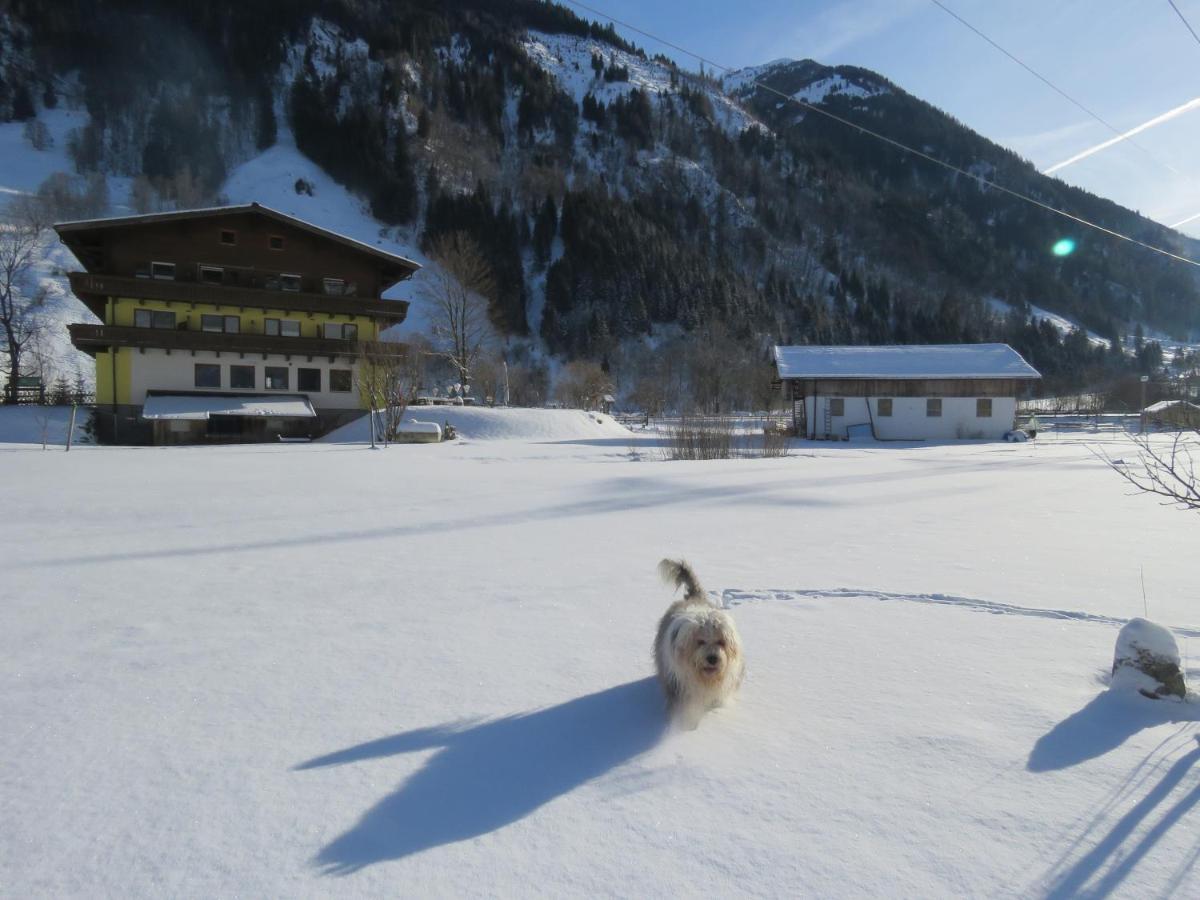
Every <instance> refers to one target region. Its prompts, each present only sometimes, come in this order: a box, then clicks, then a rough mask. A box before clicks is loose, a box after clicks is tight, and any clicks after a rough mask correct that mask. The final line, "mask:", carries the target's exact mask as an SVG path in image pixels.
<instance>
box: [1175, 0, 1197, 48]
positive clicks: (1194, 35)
mask: <svg viewBox="0 0 1200 900" xmlns="http://www.w3.org/2000/svg"><path fill="white" fill-rule="evenodd" d="M1167 2H1168V3H1170V4H1171V9H1173V10H1175V15H1177V16H1179V21H1180V22H1182V23H1183V24H1184V25H1185V26H1186V27H1187V30H1188V31H1190V32H1191V33H1192V38H1193V39H1194V40H1195V41H1196V43H1197V44H1200V35H1197V34H1196V29H1195V28H1193V27H1192V23H1191V22H1189V21H1188V20H1187V19H1185V18H1184V17H1183V13H1181V12H1180V11H1179V7H1178V6H1176V5H1175V0H1167Z"/></svg>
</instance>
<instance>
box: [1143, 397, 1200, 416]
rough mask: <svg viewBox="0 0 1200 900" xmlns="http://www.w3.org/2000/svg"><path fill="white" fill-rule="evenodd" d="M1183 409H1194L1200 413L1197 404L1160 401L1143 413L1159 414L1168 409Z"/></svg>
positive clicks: (1184, 401)
mask: <svg viewBox="0 0 1200 900" xmlns="http://www.w3.org/2000/svg"><path fill="white" fill-rule="evenodd" d="M1183 408H1187V409H1193V410H1195V411H1196V412H1200V406H1197V405H1196V404H1195V403H1189V402H1188V401H1186V400H1159V401H1158V402H1157V403H1151V404H1150V405H1149V406H1147V407H1146V408H1145V409H1144V410H1142V411H1143V412H1148V413H1158V412H1165V411H1166V410H1168V409H1183Z"/></svg>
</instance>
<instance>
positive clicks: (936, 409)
mask: <svg viewBox="0 0 1200 900" xmlns="http://www.w3.org/2000/svg"><path fill="white" fill-rule="evenodd" d="M941 414H942V398H941V397H930V398H928V399H927V400H926V401H925V415H926V416H929V417H930V418H933V417H937V416H940V415H941Z"/></svg>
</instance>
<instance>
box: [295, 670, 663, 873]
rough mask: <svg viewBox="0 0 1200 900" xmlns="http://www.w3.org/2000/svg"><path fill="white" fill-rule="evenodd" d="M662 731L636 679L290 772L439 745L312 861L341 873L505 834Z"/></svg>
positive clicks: (383, 741) (655, 703) (650, 691)
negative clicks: (502, 830)
mask: <svg viewBox="0 0 1200 900" xmlns="http://www.w3.org/2000/svg"><path fill="white" fill-rule="evenodd" d="M666 729H667V723H666V716H665V713H664V709H663V702H662V697H661V694H660V692H659V689H658V685H657V682H656V681H655V680H654V679H653V678H643V679H641V680H639V681H632V682H629V683H628V684H622V685H620V686H618V687H613V688H609V689H607V690H604V691H600V692H598V693H595V694H588V695H587V696H585V697H577V698H576V699H574V700H569V701H567V702H566V703H561V704H559V705H558V706H551V707H548V708H546V709H540V710H537V711H535V712H530V713H523V714H520V715H515V716H508V717H506V718H503V719H496V720H491V721H486V722H482V723H479V724H472V723H469V722H468V723H462V722H459V723H451V724H447V725H440V726H437V727H433V728H419V729H415V730H413V731H405V732H402V733H400V734H396V735H392V736H391V737H385V738H380V739H378V740H374V741H368V742H367V743H365V744H358V745H357V746H354V747H347V748H346V749H344V750H338V751H336V752H334V753H330V754H327V755H325V756H319V757H317V758H315V759H310V760H308V761H307V762H303V763H300V764H299V765H297V766H296V767H295V770H305V769H318V768H322V767H325V766H340V765H345V764H346V763H354V762H361V761H363V760H370V759H379V758H381V757H386V756H394V755H396V754H398V753H411V752H414V751H419V750H428V749H431V748H434V747H440V748H441V750H440V751H439V752H437V753H435V754H434V755H433V756H432V757H430V758H429V760H428V761H427V762H426V763H425V765H424V766H423V767H422V768H421V769H420V770H418V771H417V772H415V773H414V774H413V775H412V776H410V777H409V778H408V780H406V781H405V782H404V783H403V784H401V785H400V787H399V788H397V789H396V790H395V791H394V792H392V793H391V794H389V795H388V796H386V797H384V798H383V799H382V800H380V801H379V802H378V803H376V804H375V805H374V806H373V807H371V808H370V809H369V810H367V812H366V813H364V814H363V816H362V818H361V819H359V821H358V823H357V824H355V825H354V826H353V827H352V828H350V829H349V830H348V831H346V832H345V833H344V834H342V835H340V836H338V837H337V838H335V839H334V840H333V841H332V842H331V843H329V844H328V845H327V846H325V847H324V848H323V849H322V850H321V851H320V853H318V854H317V857H316V859H315V863H316V865H318V866H320V867H321V868H322V869H323V870H324V871H325V872H326V873H327V874H335V875H345V874H350V873H352V872H356V871H358V870H359V869H362V868H364V867H366V866H369V865H371V864H373V863H377V862H383V861H385V860H390V859H400V858H402V857H405V856H409V855H411V854H413V853H419V852H420V851H422V850H428V849H430V848H431V847H439V846H441V845H443V844H451V843H454V842H455V841H462V840H466V839H468V838H473V837H478V836H479V835H483V834H487V833H489V832H491V831H495V830H497V829H499V828H503V827H504V826H506V825H510V824H512V823H513V822H517V821H519V820H520V819H522V818H524V817H525V816H527V815H529V814H530V813H531V812H533V811H534V810H536V809H537V808H538V807H540V806H542V805H544V804H546V803H549V802H550V801H551V800H553V799H555V798H556V797H560V796H562V795H564V794H566V793H568V792H570V791H571V790H573V789H575V788H577V787H579V786H580V785H582V784H584V783H586V782H588V781H590V780H592V779H594V778H597V777H599V776H601V775H603V774H604V773H606V772H608V771H610V770H611V769H614V768H616V767H617V766H619V765H621V764H622V763H625V762H628V761H629V760H631V759H633V758H634V757H636V756H638V755H639V754H641V753H644V752H645V751H647V750H650V749H651V748H652V747H654V745H655V744H657V743H658V741H659V740H660V739H661V738H662V736H663V735H664V734H665V732H666Z"/></svg>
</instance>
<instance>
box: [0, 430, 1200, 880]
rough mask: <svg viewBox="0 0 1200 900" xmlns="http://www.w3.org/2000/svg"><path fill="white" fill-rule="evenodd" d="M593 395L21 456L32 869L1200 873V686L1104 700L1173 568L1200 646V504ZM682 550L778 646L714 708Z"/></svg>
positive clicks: (761, 652) (1019, 457) (455, 875)
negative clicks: (742, 433)
mask: <svg viewBox="0 0 1200 900" xmlns="http://www.w3.org/2000/svg"><path fill="white" fill-rule="evenodd" d="M0 412H2V411H0ZM465 412H468V413H472V412H474V411H465ZM494 415H498V414H494ZM513 415H514V417H518V418H519V417H520V416H521V415H522V414H520V413H513ZM566 415H574V414H564V416H566ZM561 421H562V423H563V424H562V426H561V430H556V428H555V427H551V425H550V424H548V423H547V421H543V422H542V423H541V424H540V425H536V426H535V425H533V424H531V425H530V426H529V431H528V432H523V430H522V428H521V427H520V423H519V421H518V423H517V425H514V426H511V427H510V428H509V430H508V431H507V432H502V430H501V429H499V428H498V426H496V425H495V424H494V423H493V426H492V427H493V428H494V429H495V430H492V431H490V432H489V431H486V429H485V428H483V427H482V426H480V427H479V428H478V429H477V430H476V434H475V436H473V437H468V438H467V439H466V440H464V441H462V442H458V443H454V444H447V445H410V446H403V447H393V448H390V449H388V450H386V451H374V452H372V451H371V450H369V449H366V448H364V447H363V445H361V444H359V443H319V444H310V445H282V446H241V447H237V446H235V447H221V448H169V449H119V448H98V447H82V448H79V452H75V451H72V452H71V453H70V454H66V453H62V452H61V451H57V452H55V451H48V452H42V451H41V450H40V449H37V448H33V447H29V446H24V445H19V444H0V460H2V461H3V463H4V464H6V470H7V472H8V473H9V474H8V477H7V478H5V479H4V480H3V481H2V482H0V508H3V509H4V510H5V511H6V513H7V515H5V516H4V518H3V524H2V525H0V546H2V547H3V548H4V550H3V554H4V555H3V558H2V562H3V570H4V573H5V577H4V579H3V580H2V581H0V604H2V605H3V606H2V608H3V609H4V611H5V617H4V627H3V628H0V684H3V690H2V691H0V758H2V759H3V766H2V767H0V803H2V815H3V820H4V823H5V826H4V828H3V829H0V894H2V895H5V896H14V897H26V896H46V895H55V896H88V897H93V896H188V897H195V896H212V895H221V896H227V895H233V894H238V895H245V896H327V895H330V894H334V893H336V894H350V893H353V894H369V895H388V896H395V895H404V896H421V897H426V896H429V897H433V896H531V895H532V896H554V897H560V896H614V895H619V896H647V897H649V896H668V895H669V896H676V895H681V894H682V895H688V894H699V893H703V894H706V895H718V896H731V895H732V896H821V897H826V896H829V897H834V896H847V897H848V896H905V897H941V896H954V897H961V896H1021V897H1029V896H1035V897H1037V896H1055V897H1067V896H1076V895H1079V894H1086V895H1090V896H1109V895H1111V896H1128V897H1148V896H1166V895H1170V894H1174V895H1175V896H1179V897H1186V896H1197V894H1198V893H1200V874H1198V872H1197V870H1196V861H1197V858H1198V857H1200V837H1198V835H1200V812H1198V811H1197V808H1196V807H1197V804H1198V803H1200V766H1197V763H1198V762H1200V744H1197V741H1196V735H1197V732H1198V720H1200V707H1198V706H1196V705H1192V704H1176V703H1168V702H1160V703H1154V702H1151V701H1148V700H1147V701H1136V700H1132V699H1128V698H1121V697H1117V696H1114V695H1109V694H1107V693H1106V692H1105V685H1104V673H1105V670H1106V668H1107V665H1108V664H1109V662H1110V660H1111V653H1112V648H1113V644H1114V641H1115V639H1116V634H1117V630H1118V627H1119V624H1120V622H1121V621H1123V620H1124V619H1126V618H1128V617H1131V616H1134V615H1141V614H1142V612H1143V600H1142V589H1141V584H1140V580H1139V568H1144V571H1145V583H1146V593H1147V597H1148V603H1149V612H1150V616H1151V618H1154V619H1156V620H1158V621H1160V622H1164V623H1166V624H1169V625H1171V626H1174V628H1175V634H1176V636H1177V639H1178V641H1179V644H1180V648H1181V649H1182V650H1183V652H1184V654H1185V656H1186V655H1188V653H1189V651H1191V652H1196V651H1200V640H1198V638H1200V627H1198V626H1200V612H1198V611H1197V609H1196V606H1195V602H1194V596H1195V594H1194V591H1195V588H1194V584H1195V579H1194V577H1193V565H1194V563H1193V561H1194V556H1193V554H1194V548H1195V535H1196V533H1197V531H1196V529H1200V520H1197V518H1196V517H1195V515H1194V514H1189V513H1185V512H1181V511H1177V510H1173V509H1167V508H1163V507H1161V506H1159V505H1157V504H1156V503H1155V502H1154V501H1152V500H1150V499H1148V498H1146V497H1141V496H1130V495H1128V493H1127V491H1126V490H1125V488H1124V486H1123V483H1122V482H1120V481H1119V479H1117V478H1116V477H1115V476H1114V475H1113V474H1112V473H1110V472H1109V471H1107V470H1106V469H1105V468H1104V467H1103V466H1102V465H1101V464H1100V463H1099V462H1098V461H1097V460H1096V459H1095V457H1094V456H1093V455H1092V453H1091V452H1090V450H1089V447H1088V445H1087V444H1086V443H1085V442H1084V441H1083V440H1082V439H1075V440H1071V439H1060V440H1058V441H1057V442H1048V441H1042V440H1040V439H1039V440H1038V441H1034V442H1031V443H1028V444H1020V445H1006V444H987V443H967V444H961V445H954V446H866V447H858V446H854V445H849V446H847V445H828V444H819V445H807V444H805V445H798V446H797V448H796V449H795V450H794V451H793V453H792V454H791V455H790V456H788V457H787V458H784V459H769V460H736V461H726V462H702V463H684V462H663V461H659V460H658V459H656V454H655V453H653V452H652V450H653V443H654V441H655V440H656V438H655V437H654V436H653V435H648V436H646V435H628V434H625V433H624V432H621V431H619V430H618V429H617V428H616V426H614V425H612V424H611V423H592V424H594V426H595V428H596V429H597V433H596V434H595V435H593V434H592V433H591V432H590V430H589V429H590V428H591V427H592V424H588V423H587V422H586V421H580V420H579V419H578V418H575V419H567V418H565V417H564V418H563V419H562V420H561ZM14 433H15V432H14ZM501 433H507V434H508V435H509V437H508V438H507V439H489V436H490V437H492V438H494V436H495V435H497V434H501ZM521 434H524V435H525V436H524V437H519V436H518V435H521ZM1100 439H1101V440H1109V441H1111V442H1112V443H1110V445H1109V448H1110V451H1111V452H1113V453H1114V455H1121V454H1126V455H1127V454H1128V450H1127V448H1126V446H1125V445H1124V444H1122V443H1120V439H1119V438H1116V437H1109V438H1103V437H1101V438H1100ZM668 554H670V555H675V554H685V555H687V556H688V557H689V558H690V559H691V560H692V561H693V563H694V564H695V566H696V568H697V570H698V572H699V573H700V575H701V577H702V578H703V579H704V580H705V581H706V583H707V585H708V587H709V588H710V589H711V590H713V592H714V593H715V594H717V595H719V596H721V597H723V598H724V600H725V601H726V603H728V604H729V605H730V606H731V607H732V609H733V613H734V615H735V616H736V617H737V620H738V623H739V626H740V628H741V631H742V634H743V638H744V640H745V643H746V646H747V652H748V660H749V675H748V678H747V681H746V684H745V686H744V688H743V691H742V697H741V700H740V702H739V703H738V704H737V705H736V706H735V707H733V708H730V709H727V710H724V711H721V712H718V713H715V714H712V715H710V716H709V717H707V718H706V719H705V720H704V721H703V722H702V724H701V726H700V728H699V729H698V730H697V731H695V732H689V733H673V732H666V731H664V729H663V727H662V720H661V710H660V705H659V701H658V699H657V694H656V689H655V686H654V685H653V683H652V682H651V681H650V680H649V679H648V676H649V644H650V637H651V634H652V631H653V628H654V624H655V621H656V619H657V617H658V615H659V614H660V613H661V611H662V609H663V608H664V607H665V605H666V603H667V601H668V594H667V591H666V589H665V588H664V587H663V586H661V585H660V584H658V583H657V581H656V576H655V572H654V566H655V563H656V562H657V561H658V559H659V558H660V557H661V556H663V555H668ZM1193 642H1194V643H1193ZM1190 676H1191V679H1192V681H1193V687H1194V686H1195V684H1196V683H1200V670H1198V669H1197V668H1196V667H1193V668H1192V669H1191V670H1190Z"/></svg>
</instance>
